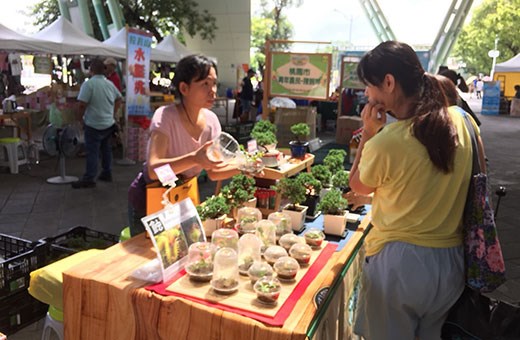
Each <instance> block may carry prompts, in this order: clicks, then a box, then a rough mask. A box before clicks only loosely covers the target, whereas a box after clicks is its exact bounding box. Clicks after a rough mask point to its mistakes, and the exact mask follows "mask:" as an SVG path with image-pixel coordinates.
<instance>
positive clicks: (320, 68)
mask: <svg viewBox="0 0 520 340" xmlns="http://www.w3.org/2000/svg"><path fill="white" fill-rule="evenodd" d="M330 63H331V54H302V53H280V52H273V53H272V63H271V65H272V71H271V93H270V95H273V96H281V97H292V98H298V97H299V98H309V99H327V96H328V93H329V79H330Z"/></svg>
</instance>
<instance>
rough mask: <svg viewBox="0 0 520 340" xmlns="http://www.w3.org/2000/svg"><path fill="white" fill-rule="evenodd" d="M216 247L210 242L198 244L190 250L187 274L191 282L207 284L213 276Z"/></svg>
mask: <svg viewBox="0 0 520 340" xmlns="http://www.w3.org/2000/svg"><path fill="white" fill-rule="evenodd" d="M215 250H216V248H215V246H214V245H212V244H211V243H209V242H196V243H193V244H191V245H190V247H189V249H188V261H187V264H186V267H185V269H186V273H188V275H189V276H190V280H193V281H200V282H207V281H209V280H211V278H212V276H213V255H214V254H215Z"/></svg>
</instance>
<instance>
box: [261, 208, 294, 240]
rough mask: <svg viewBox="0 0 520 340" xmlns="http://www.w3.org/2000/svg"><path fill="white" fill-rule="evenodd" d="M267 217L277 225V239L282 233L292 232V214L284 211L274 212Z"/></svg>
mask: <svg viewBox="0 0 520 340" xmlns="http://www.w3.org/2000/svg"><path fill="white" fill-rule="evenodd" d="M267 219H268V220H269V221H272V222H273V223H274V225H275V226H276V240H279V239H280V237H282V235H285V234H291V233H292V224H291V216H289V215H287V214H284V213H283V212H273V213H270V214H269V216H267Z"/></svg>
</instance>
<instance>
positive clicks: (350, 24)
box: [0, 0, 481, 47]
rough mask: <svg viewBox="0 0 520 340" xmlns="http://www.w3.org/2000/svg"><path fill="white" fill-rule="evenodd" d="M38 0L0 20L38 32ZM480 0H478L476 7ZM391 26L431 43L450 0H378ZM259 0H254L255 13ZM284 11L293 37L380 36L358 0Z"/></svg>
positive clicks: (7, 10)
mask: <svg viewBox="0 0 520 340" xmlns="http://www.w3.org/2000/svg"><path fill="white" fill-rule="evenodd" d="M37 1H38V0H16V1H12V0H2V2H3V3H2V10H1V11H0V23H2V24H3V25H5V26H7V27H9V28H11V29H14V30H16V31H18V32H20V33H25V34H31V33H35V32H36V31H37V29H36V27H34V26H32V23H31V18H30V16H29V15H28V13H29V10H28V9H27V7H28V6H30V5H32V4H34V3H36V2H37ZM480 2H481V0H475V1H474V4H473V8H474V7H475V6H476V5H478V4H479V3H480ZM378 3H379V5H380V7H381V9H382V10H383V12H384V14H385V17H386V19H387V21H388V22H389V24H390V27H391V28H392V30H393V31H394V33H395V35H396V37H397V39H398V40H400V41H404V42H406V43H409V44H413V45H431V44H432V43H433V41H434V40H435V36H436V35H437V32H438V31H439V28H440V25H441V24H442V21H443V19H444V16H445V15H446V12H447V10H448V8H449V7H450V4H451V0H435V1H431V0H379V1H378ZM259 4H260V0H251V10H252V11H253V14H254V12H255V11H258V9H259ZM285 14H286V15H287V16H288V17H289V20H290V22H291V23H292V24H293V27H294V36H293V37H292V39H293V40H304V41H330V42H333V43H337V42H345V41H348V40H350V39H349V38H350V37H351V38H352V39H351V40H352V42H353V44H354V45H356V46H360V47H371V46H375V45H376V44H377V43H378V40H377V37H376V35H375V33H374V31H373V29H372V26H371V25H370V22H369V21H368V19H367V18H366V15H365V13H364V12H363V9H362V7H361V5H360V2H359V0H303V5H301V6H300V7H299V8H288V9H286V10H285Z"/></svg>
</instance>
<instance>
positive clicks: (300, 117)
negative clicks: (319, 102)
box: [274, 106, 316, 147]
mask: <svg viewBox="0 0 520 340" xmlns="http://www.w3.org/2000/svg"><path fill="white" fill-rule="evenodd" d="M296 123H307V124H309V127H310V129H311V134H310V136H309V137H308V139H307V140H311V139H314V138H316V108H315V107H313V106H300V107H297V108H295V109H288V108H278V109H276V112H275V114H274V124H275V125H276V127H277V132H276V138H277V139H278V147H288V146H289V142H290V141H292V140H295V138H294V135H293V134H292V133H291V126H292V125H294V124H296Z"/></svg>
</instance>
